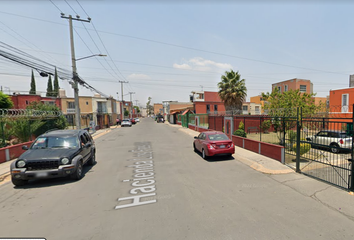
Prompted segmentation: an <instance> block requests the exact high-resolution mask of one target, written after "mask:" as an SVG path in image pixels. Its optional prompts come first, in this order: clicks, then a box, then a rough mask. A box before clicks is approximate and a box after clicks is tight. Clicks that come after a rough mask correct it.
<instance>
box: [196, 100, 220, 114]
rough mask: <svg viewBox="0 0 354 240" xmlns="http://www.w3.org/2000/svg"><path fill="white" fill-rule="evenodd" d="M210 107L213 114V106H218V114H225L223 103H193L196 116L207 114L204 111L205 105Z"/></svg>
mask: <svg viewBox="0 0 354 240" xmlns="http://www.w3.org/2000/svg"><path fill="white" fill-rule="evenodd" d="M208 104H209V105H210V112H211V113H214V105H218V112H225V111H226V109H225V106H224V103H223V102H221V103H218V102H194V108H195V113H196V114H203V113H207V111H206V105H208Z"/></svg>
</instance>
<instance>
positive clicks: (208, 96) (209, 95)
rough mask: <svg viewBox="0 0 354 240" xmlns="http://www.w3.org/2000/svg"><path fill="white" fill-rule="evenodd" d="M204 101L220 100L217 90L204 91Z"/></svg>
mask: <svg viewBox="0 0 354 240" xmlns="http://www.w3.org/2000/svg"><path fill="white" fill-rule="evenodd" d="M204 101H205V102H222V101H221V99H220V97H219V94H218V92H204Z"/></svg>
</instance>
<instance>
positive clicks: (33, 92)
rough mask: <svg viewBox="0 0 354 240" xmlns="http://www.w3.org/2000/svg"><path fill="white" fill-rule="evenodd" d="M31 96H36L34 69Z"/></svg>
mask: <svg viewBox="0 0 354 240" xmlns="http://www.w3.org/2000/svg"><path fill="white" fill-rule="evenodd" d="M29 94H36V81H35V79H34V73H33V69H32V77H31V89H30V91H29Z"/></svg>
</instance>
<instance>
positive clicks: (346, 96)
mask: <svg viewBox="0 0 354 240" xmlns="http://www.w3.org/2000/svg"><path fill="white" fill-rule="evenodd" d="M348 103H349V94H342V112H343V113H347V112H348V110H349V107H348Z"/></svg>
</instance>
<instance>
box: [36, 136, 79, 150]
mask: <svg viewBox="0 0 354 240" xmlns="http://www.w3.org/2000/svg"><path fill="white" fill-rule="evenodd" d="M78 147H79V140H78V138H76V137H40V138H37V140H36V141H35V142H34V143H33V145H32V147H31V149H46V148H78Z"/></svg>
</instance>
